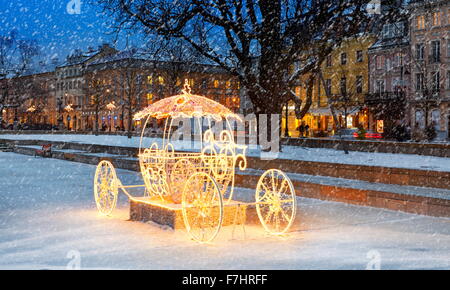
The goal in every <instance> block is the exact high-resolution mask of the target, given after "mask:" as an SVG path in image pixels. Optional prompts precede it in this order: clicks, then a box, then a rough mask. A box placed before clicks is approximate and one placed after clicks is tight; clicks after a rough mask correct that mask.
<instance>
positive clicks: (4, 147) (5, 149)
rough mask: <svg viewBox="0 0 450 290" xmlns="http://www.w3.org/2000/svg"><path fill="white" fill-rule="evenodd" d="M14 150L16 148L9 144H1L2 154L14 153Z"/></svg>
mask: <svg viewBox="0 0 450 290" xmlns="http://www.w3.org/2000/svg"><path fill="white" fill-rule="evenodd" d="M13 149H14V146H12V145H10V144H8V143H2V142H0V151H1V152H12V151H13Z"/></svg>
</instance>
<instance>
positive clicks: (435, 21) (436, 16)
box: [433, 12, 441, 26]
mask: <svg viewBox="0 0 450 290" xmlns="http://www.w3.org/2000/svg"><path fill="white" fill-rule="evenodd" d="M440 25H441V12H433V26H440Z"/></svg>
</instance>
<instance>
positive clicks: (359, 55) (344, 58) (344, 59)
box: [326, 50, 364, 67]
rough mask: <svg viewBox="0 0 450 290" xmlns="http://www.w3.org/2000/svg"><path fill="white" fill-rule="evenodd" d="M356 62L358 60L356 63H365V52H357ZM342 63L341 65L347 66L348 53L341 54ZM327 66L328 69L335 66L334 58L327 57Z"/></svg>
mask: <svg viewBox="0 0 450 290" xmlns="http://www.w3.org/2000/svg"><path fill="white" fill-rule="evenodd" d="M355 60H356V62H363V60H364V56H363V51H362V50H357V51H356V53H355ZM340 62H341V65H346V64H347V53H346V52H343V53H341V55H340ZM326 66H327V67H331V66H333V58H332V57H331V55H329V56H327V60H326Z"/></svg>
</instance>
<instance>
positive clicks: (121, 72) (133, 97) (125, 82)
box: [116, 51, 145, 138]
mask: <svg viewBox="0 0 450 290" xmlns="http://www.w3.org/2000/svg"><path fill="white" fill-rule="evenodd" d="M125 53H129V56H128V57H126V58H124V59H123V60H122V61H121V62H120V63H119V65H118V66H119V67H118V68H117V73H118V75H117V78H116V85H117V89H118V90H117V91H116V93H117V94H118V95H119V96H121V97H120V101H121V102H122V103H121V105H122V120H123V115H124V113H125V112H126V114H127V136H128V138H131V136H132V135H131V134H132V130H133V116H134V113H136V112H137V110H139V109H140V99H141V95H142V94H143V93H144V91H145V80H144V79H143V66H142V63H144V61H143V60H142V59H139V58H135V57H134V56H135V53H134V52H133V51H127V52H125Z"/></svg>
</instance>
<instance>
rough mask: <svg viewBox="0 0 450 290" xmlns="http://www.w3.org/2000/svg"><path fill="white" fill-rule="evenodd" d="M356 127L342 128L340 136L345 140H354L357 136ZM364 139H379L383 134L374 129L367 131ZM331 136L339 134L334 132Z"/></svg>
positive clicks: (336, 136) (337, 136) (335, 136)
mask: <svg viewBox="0 0 450 290" xmlns="http://www.w3.org/2000/svg"><path fill="white" fill-rule="evenodd" d="M358 131H359V129H358V128H350V129H342V130H341V136H342V139H345V140H356V139H357V138H358ZM364 137H365V138H364V139H381V138H382V137H383V135H382V134H381V133H377V132H374V131H371V130H370V131H367V132H366V133H365V136H364ZM333 138H339V134H335V135H334V136H333Z"/></svg>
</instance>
